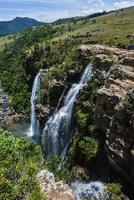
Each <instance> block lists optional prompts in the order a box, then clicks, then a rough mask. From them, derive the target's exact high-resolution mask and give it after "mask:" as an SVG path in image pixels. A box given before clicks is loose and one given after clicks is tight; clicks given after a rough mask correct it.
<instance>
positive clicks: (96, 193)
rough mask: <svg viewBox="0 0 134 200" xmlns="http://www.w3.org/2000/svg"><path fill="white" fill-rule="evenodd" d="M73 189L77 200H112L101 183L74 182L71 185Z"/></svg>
mask: <svg viewBox="0 0 134 200" xmlns="http://www.w3.org/2000/svg"><path fill="white" fill-rule="evenodd" d="M71 187H72V189H73V190H74V192H75V194H76V198H77V200H82V199H87V200H88V199H89V200H109V199H111V198H110V196H111V194H109V192H108V191H107V189H106V187H105V186H104V184H103V183H101V182H98V181H96V182H90V183H87V184H86V183H82V182H78V181H76V182H74V183H72V184H71Z"/></svg>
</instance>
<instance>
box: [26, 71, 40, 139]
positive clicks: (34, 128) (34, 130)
mask: <svg viewBox="0 0 134 200" xmlns="http://www.w3.org/2000/svg"><path fill="white" fill-rule="evenodd" d="M40 77H41V74H40V73H38V74H37V76H36V77H35V80H34V84H33V88H32V95H31V125H30V131H29V132H28V136H29V137H33V136H38V135H39V134H38V133H39V124H38V122H37V116H36V111H35V108H36V104H37V102H38V99H39V90H40Z"/></svg>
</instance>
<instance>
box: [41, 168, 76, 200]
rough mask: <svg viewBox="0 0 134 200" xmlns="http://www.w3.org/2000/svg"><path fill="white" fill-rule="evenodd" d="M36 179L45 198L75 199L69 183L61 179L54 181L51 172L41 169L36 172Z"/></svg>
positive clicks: (48, 199)
mask: <svg viewBox="0 0 134 200" xmlns="http://www.w3.org/2000/svg"><path fill="white" fill-rule="evenodd" d="M38 180H39V183H40V187H41V190H42V192H43V193H44V196H45V199H46V200H63V199H64V200H76V197H75V194H74V193H73V191H72V189H71V188H70V187H69V185H67V184H65V183H63V182H62V181H59V182H55V179H54V175H53V173H51V172H49V171H48V170H42V171H40V172H39V173H38Z"/></svg>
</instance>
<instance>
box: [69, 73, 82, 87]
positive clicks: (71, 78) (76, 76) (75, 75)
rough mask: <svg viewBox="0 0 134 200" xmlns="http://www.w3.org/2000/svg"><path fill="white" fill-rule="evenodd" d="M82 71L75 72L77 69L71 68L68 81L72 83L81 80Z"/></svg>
mask: <svg viewBox="0 0 134 200" xmlns="http://www.w3.org/2000/svg"><path fill="white" fill-rule="evenodd" d="M80 75H81V73H77V72H75V70H69V71H68V73H67V80H66V81H67V82H69V83H70V84H72V83H76V82H78V81H79V78H80Z"/></svg>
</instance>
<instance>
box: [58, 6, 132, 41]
mask: <svg viewBox="0 0 134 200" xmlns="http://www.w3.org/2000/svg"><path fill="white" fill-rule="evenodd" d="M95 19H96V23H94V19H91V20H89V21H88V22H87V23H85V24H83V23H82V21H81V20H79V21H78V22H77V24H76V25H73V24H72V23H70V24H69V25H70V26H72V29H74V30H73V31H70V32H67V33H65V34H63V35H62V36H61V35H60V36H58V37H56V38H55V39H54V40H59V39H65V38H67V37H68V36H72V35H73V36H76V35H77V34H80V35H84V34H85V33H86V32H94V31H95V30H96V29H99V28H102V29H103V32H102V33H100V32H94V36H93V37H92V38H90V39H89V42H90V41H96V42H105V43H109V42H111V43H113V44H115V45H117V44H118V43H123V44H127V43H129V42H130V39H127V35H128V34H133V33H134V7H130V8H128V9H126V10H125V11H123V12H113V13H110V14H108V15H104V16H100V17H97V18H95ZM116 37H118V39H116V41H115V38H116ZM85 39H86V40H87V38H85Z"/></svg>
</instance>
